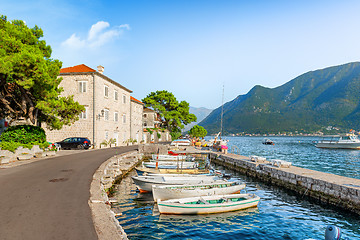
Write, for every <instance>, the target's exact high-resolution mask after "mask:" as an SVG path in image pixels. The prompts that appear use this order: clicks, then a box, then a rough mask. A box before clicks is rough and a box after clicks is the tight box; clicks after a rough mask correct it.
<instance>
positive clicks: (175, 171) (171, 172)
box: [135, 168, 210, 175]
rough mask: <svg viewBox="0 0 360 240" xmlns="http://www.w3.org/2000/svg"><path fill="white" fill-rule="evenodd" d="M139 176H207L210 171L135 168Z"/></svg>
mask: <svg viewBox="0 0 360 240" xmlns="http://www.w3.org/2000/svg"><path fill="white" fill-rule="evenodd" d="M135 170H136V172H137V173H138V174H144V173H163V174H167V173H169V174H195V175H196V174H207V173H209V172H210V170H208V169H204V170H200V169H197V168H195V169H157V170H156V169H155V168H135Z"/></svg>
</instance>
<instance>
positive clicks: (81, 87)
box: [78, 81, 87, 93]
mask: <svg viewBox="0 0 360 240" xmlns="http://www.w3.org/2000/svg"><path fill="white" fill-rule="evenodd" d="M78 83H79V92H80V93H86V85H87V82H86V81H79V82H78Z"/></svg>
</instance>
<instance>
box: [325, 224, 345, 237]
mask: <svg viewBox="0 0 360 240" xmlns="http://www.w3.org/2000/svg"><path fill="white" fill-rule="evenodd" d="M340 238H341V229H340V228H338V227H336V226H334V225H329V226H327V227H326V230H325V240H338V239H340Z"/></svg>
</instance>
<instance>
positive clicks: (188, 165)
mask: <svg viewBox="0 0 360 240" xmlns="http://www.w3.org/2000/svg"><path fill="white" fill-rule="evenodd" d="M143 166H144V167H147V168H158V169H159V168H160V169H194V168H197V167H198V164H197V163H196V162H183V161H181V162H175V161H171V162H168V161H159V162H143Z"/></svg>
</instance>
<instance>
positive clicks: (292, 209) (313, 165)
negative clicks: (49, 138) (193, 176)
mask: <svg viewBox="0 0 360 240" xmlns="http://www.w3.org/2000/svg"><path fill="white" fill-rule="evenodd" d="M227 139H228V140H229V143H228V146H229V148H230V149H233V150H236V151H238V152H239V154H241V155H244V156H250V155H257V156H263V157H266V158H267V159H282V160H286V161H291V162H292V163H293V165H295V166H298V167H304V168H309V169H313V170H317V171H323V172H329V173H334V174H338V175H342V176H347V177H353V178H359V177H360V172H359V168H360V163H359V162H360V151H356V150H329V149H318V148H316V147H315V146H314V144H313V141H314V140H316V138H313V137H272V138H271V139H272V140H274V141H275V145H263V144H262V143H261V142H262V139H263V138H262V137H228V138H227ZM214 167H215V168H217V169H220V170H222V171H224V172H226V173H228V174H231V175H232V179H240V180H242V181H244V182H245V183H246V185H247V187H246V192H248V193H255V194H256V195H258V196H259V197H261V201H260V203H259V206H258V207H257V208H251V209H248V210H244V211H237V212H231V213H222V214H212V215H199V216H175V215H159V214H158V211H157V206H156V204H154V202H153V199H152V194H151V193H145V194H141V193H139V192H138V191H137V190H136V186H135V185H134V184H133V182H132V180H131V176H132V175H136V173H135V172H132V173H130V174H129V176H128V177H126V178H125V179H123V181H122V182H121V184H119V185H118V186H117V189H116V190H117V191H116V194H115V197H114V198H115V199H116V200H117V203H116V204H113V211H114V212H116V213H121V216H118V217H117V219H118V221H119V223H120V225H121V226H122V227H123V228H124V230H125V232H126V233H127V235H128V238H129V239H172V240H180V239H222V240H225V239H272V240H273V239H279V240H280V239H319V240H321V239H324V232H325V228H326V226H327V225H336V226H338V227H340V228H341V229H342V234H343V237H347V238H349V239H356V240H360V216H358V215H356V214H354V213H351V212H347V211H344V210H342V209H337V208H335V207H331V206H325V205H320V204H318V203H317V202H315V201H313V200H309V199H306V198H305V197H303V196H298V195H295V194H294V193H292V192H289V191H287V190H284V189H282V188H278V187H276V186H271V185H267V184H265V183H262V182H260V181H257V180H255V179H252V178H248V177H246V176H244V175H241V174H239V173H237V172H234V171H231V170H228V169H224V168H223V167H221V166H214ZM342 239H343V238H342Z"/></svg>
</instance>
